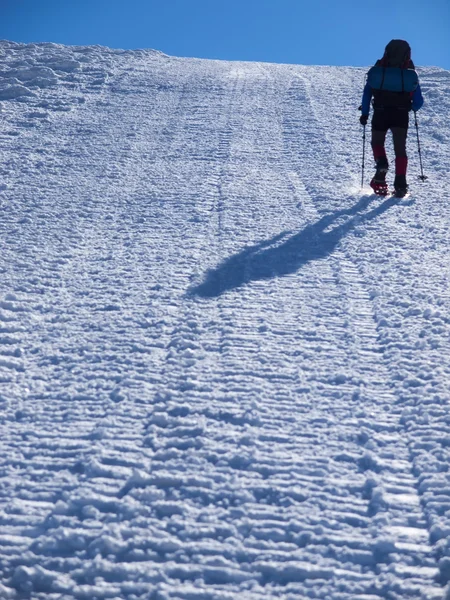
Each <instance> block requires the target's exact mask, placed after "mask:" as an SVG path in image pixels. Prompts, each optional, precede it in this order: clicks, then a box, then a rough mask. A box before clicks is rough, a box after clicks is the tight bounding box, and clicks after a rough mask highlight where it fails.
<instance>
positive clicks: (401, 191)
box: [394, 156, 408, 198]
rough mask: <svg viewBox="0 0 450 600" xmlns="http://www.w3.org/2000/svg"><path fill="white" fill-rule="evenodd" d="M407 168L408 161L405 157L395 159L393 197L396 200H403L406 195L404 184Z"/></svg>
mask: <svg viewBox="0 0 450 600" xmlns="http://www.w3.org/2000/svg"><path fill="white" fill-rule="evenodd" d="M407 167H408V159H407V158H406V156H398V157H397V158H396V159H395V181H394V195H395V196H396V197H397V198H403V197H404V196H406V194H407V193H408V184H407V183H406V170H407Z"/></svg>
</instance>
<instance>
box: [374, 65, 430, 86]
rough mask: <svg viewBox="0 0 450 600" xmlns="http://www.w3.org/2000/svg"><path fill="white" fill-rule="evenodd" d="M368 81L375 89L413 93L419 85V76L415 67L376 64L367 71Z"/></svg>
mask: <svg viewBox="0 0 450 600" xmlns="http://www.w3.org/2000/svg"><path fill="white" fill-rule="evenodd" d="M367 83H368V84H369V85H370V87H371V88H372V89H373V90H383V91H385V92H407V93H411V92H414V90H415V89H416V87H417V86H418V85H419V78H418V76H417V73H416V71H415V70H414V69H402V68H401V67H383V66H381V65H375V66H374V67H372V68H371V69H370V70H369V72H368V73H367Z"/></svg>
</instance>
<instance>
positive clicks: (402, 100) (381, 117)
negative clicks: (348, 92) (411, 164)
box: [359, 40, 423, 197]
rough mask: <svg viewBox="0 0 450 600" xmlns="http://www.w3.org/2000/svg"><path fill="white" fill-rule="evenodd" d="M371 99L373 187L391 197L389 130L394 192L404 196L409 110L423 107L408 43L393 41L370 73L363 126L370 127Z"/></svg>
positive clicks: (363, 108)
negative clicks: (393, 159)
mask: <svg viewBox="0 0 450 600" xmlns="http://www.w3.org/2000/svg"><path fill="white" fill-rule="evenodd" d="M372 98H373V100H372V104H373V109H374V110H373V117H372V142H371V143H372V151H373V157H374V159H375V164H376V172H375V175H374V177H373V179H372V181H371V182H370V186H371V187H372V189H373V190H374V192H375V193H376V194H378V195H380V196H385V195H387V194H388V186H387V183H386V173H387V171H388V169H389V162H388V159H387V156H386V150H385V146H384V145H385V140H386V134H387V132H388V130H389V129H390V130H391V132H392V137H393V142H394V152H395V181H394V190H395V192H394V193H395V195H396V196H399V197H403V196H404V195H405V194H406V193H407V190H408V184H407V181H406V172H407V168H408V156H407V153H406V138H407V135H408V125H409V111H410V110H411V109H412V110H413V111H418V110H419V109H420V108H421V107H422V105H423V96H422V92H421V89H420V84H419V80H418V77H417V73H416V71H415V67H414V63H413V62H412V60H411V47H410V45H409V44H408V42H406V41H405V40H391V41H390V42H389V43H388V45H387V46H386V49H385V52H384V55H383V58H381V59H380V60H377V62H376V63H375V65H374V67H372V68H371V69H370V71H369V72H368V74H367V82H366V85H365V87H364V92H363V98H362V104H361V107H360V110H361V116H360V119H359V120H360V123H361V125H364V126H365V125H366V124H367V121H368V118H369V113H370V103H371V99H372Z"/></svg>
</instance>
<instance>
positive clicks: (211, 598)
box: [0, 42, 450, 600]
mask: <svg viewBox="0 0 450 600" xmlns="http://www.w3.org/2000/svg"><path fill="white" fill-rule="evenodd" d="M0 56H1V67H0V101H1V115H0V116H1V125H0V153H1V154H0V157H1V166H0V217H1V218H0V244H1V255H0V276H1V279H0V411H1V412H0V427H1V431H0V448H1V454H0V524H1V526H0V598H1V599H2V600H3V599H4V600H11V599H16V598H20V599H21V598H30V599H33V600H71V599H80V600H81V599H83V600H87V599H89V600H95V599H98V600H100V599H114V600H119V599H120V600H122V599H126V600H181V599H183V600H236V599H239V600H260V599H261V600H262V599H264V600H267V599H269V598H283V599H286V600H301V599H311V598H315V599H322V600H381V599H386V600H400V599H401V600H403V599H406V598H414V599H421V600H437V599H443V598H446V597H447V598H450V593H449V592H447V587H448V586H447V584H448V583H449V581H450V473H449V462H450V410H449V406H450V389H449V388H450V385H449V384H450V293H449V276H450V233H449V229H450V228H449V225H450V188H449V183H448V178H449V168H450V167H449V165H450V146H449V144H448V140H449V139H450V124H449V122H448V118H447V117H448V115H449V114H450V73H449V72H448V71H444V70H442V69H439V68H426V69H420V70H419V75H420V78H421V83H422V87H423V92H424V96H425V106H424V109H423V110H422V111H421V112H420V113H419V123H420V134H421V142H422V149H423V158H424V167H425V172H426V174H427V175H428V176H429V180H428V182H427V183H425V184H422V183H421V182H420V181H419V180H418V179H417V178H416V176H417V175H418V173H419V165H418V157H417V147H416V140H415V130H414V127H412V128H411V131H410V137H409V155H410V169H409V179H410V184H411V195H410V197H409V198H407V199H404V200H401V201H399V200H396V199H392V198H387V199H378V198H374V197H373V196H371V195H370V194H369V192H368V190H367V187H366V188H365V189H364V190H363V191H361V190H360V189H359V181H360V167H361V156H362V137H361V134H362V130H361V127H360V125H359V123H358V114H359V113H358V112H357V107H358V105H359V101H360V95H361V91H362V87H363V82H364V73H365V69H360V68H338V67H329V68H328V67H302V66H292V65H271V64H259V63H238V62H234V63H230V62H221V61H206V60H194V59H180V58H173V57H168V56H165V55H163V54H161V53H159V52H155V51H135V52H131V51H118V50H110V49H108V48H102V47H64V46H59V45H56V44H31V45H21V44H16V43H12V42H1V43H0ZM375 58H376V57H374V59H375ZM366 150H367V156H368V155H369V147H368V146H367V149H366ZM389 154H390V158H391V162H393V161H392V158H393V157H392V147H391V146H389ZM368 163H369V165H370V168H369V166H368V167H367V169H366V181H368V180H369V178H370V176H371V172H372V168H371V167H372V164H371V160H370V159H368ZM391 171H392V170H391ZM389 176H390V178H391V179H392V173H390V175H389Z"/></svg>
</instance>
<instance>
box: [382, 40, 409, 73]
mask: <svg viewBox="0 0 450 600" xmlns="http://www.w3.org/2000/svg"><path fill="white" fill-rule="evenodd" d="M383 58H384V60H385V61H386V63H387V65H388V66H389V67H402V66H404V65H405V64H408V62H409V61H410V60H411V46H410V45H409V44H408V42H406V41H405V40H391V41H390V42H389V44H388V45H387V46H386V49H385V51H384V57H383Z"/></svg>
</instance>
